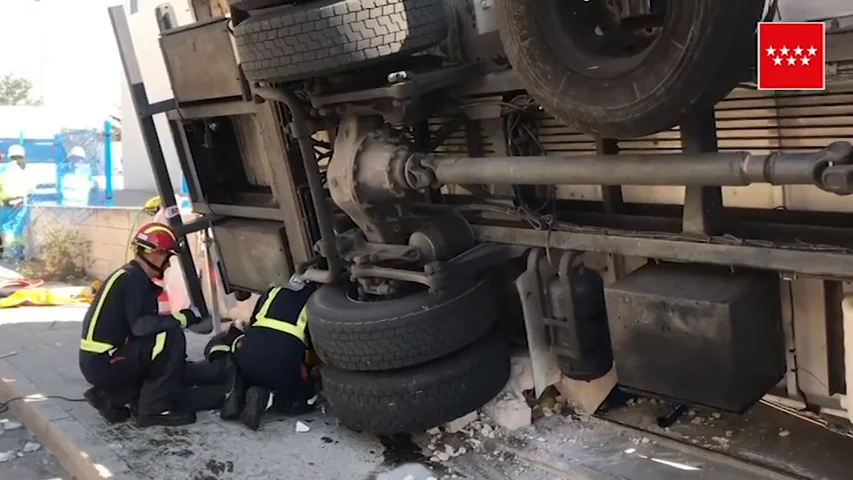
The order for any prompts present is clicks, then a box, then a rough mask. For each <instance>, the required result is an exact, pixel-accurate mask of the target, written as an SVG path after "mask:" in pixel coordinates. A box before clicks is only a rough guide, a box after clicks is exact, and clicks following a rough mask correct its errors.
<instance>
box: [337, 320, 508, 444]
mask: <svg viewBox="0 0 853 480" xmlns="http://www.w3.org/2000/svg"><path fill="white" fill-rule="evenodd" d="M509 372H510V365H509V353H508V349H507V345H506V342H505V341H504V340H503V339H502V338H501V337H500V336H499V335H496V334H490V335H487V336H486V337H484V338H482V339H481V340H479V341H478V342H476V343H474V344H472V345H470V346H468V347H466V348H465V349H463V350H460V351H459V352H457V353H455V354H453V355H449V356H447V357H444V358H442V359H440V360H437V361H434V362H431V363H428V364H425V365H421V366H418V367H413V368H408V369H404V370H399V371H396V372H379V373H357V372H347V371H344V370H340V369H336V368H332V367H323V390H324V396H325V397H326V399H328V401H329V405H330V406H331V408H332V410H333V412H334V413H335V415H336V416H337V417H338V418H339V419H340V420H341V423H343V424H344V425H346V426H348V427H349V428H352V429H354V430H360V431H366V432H370V433H374V434H379V435H383V434H384V435H391V434H395V433H413V432H419V431H424V430H426V429H429V428H432V427H435V426H438V425H441V424H443V423H446V422H449V421H451V420H454V419H456V418H459V417H461V416H462V415H465V414H467V413H469V412H472V411H474V410H477V409H478V408H480V407H482V406H483V405H484V404H485V403H486V402H488V401H489V400H491V399H492V398H494V397H495V395H497V394H498V393H499V392H500V391H501V389H502V388H503V387H504V386H505V385H506V382H507V380H508V378H509Z"/></svg>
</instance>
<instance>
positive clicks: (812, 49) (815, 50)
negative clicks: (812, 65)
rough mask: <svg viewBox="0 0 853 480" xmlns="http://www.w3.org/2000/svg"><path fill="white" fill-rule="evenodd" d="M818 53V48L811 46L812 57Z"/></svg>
mask: <svg viewBox="0 0 853 480" xmlns="http://www.w3.org/2000/svg"><path fill="white" fill-rule="evenodd" d="M816 53H817V49H816V48H814V47H809V56H810V57H814V56H815V54H816Z"/></svg>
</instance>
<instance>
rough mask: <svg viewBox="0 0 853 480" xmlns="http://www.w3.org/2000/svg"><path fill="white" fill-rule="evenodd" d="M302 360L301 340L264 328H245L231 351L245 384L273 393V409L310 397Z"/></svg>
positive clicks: (302, 345)
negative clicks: (235, 346)
mask: <svg viewBox="0 0 853 480" xmlns="http://www.w3.org/2000/svg"><path fill="white" fill-rule="evenodd" d="M304 358H305V344H304V343H302V341H301V340H299V339H298V338H296V337H294V336H293V335H290V334H288V333H284V332H279V331H276V330H272V329H269V328H264V327H251V328H249V329H248V331H247V332H246V336H245V337H243V338H242V340H241V341H240V342H239V344H238V347H237V349H236V350H235V351H234V363H235V364H236V365H237V368H238V369H239V371H240V373H241V374H242V375H243V378H244V379H245V380H246V382H247V384H248V385H249V386H258V387H261V388H265V389H267V390H271V391H273V392H275V403H276V407H278V406H279V404H288V403H294V402H305V401H306V400H308V399H309V398H311V397H312V396H314V387H313V385H312V383H311V382H310V381H309V379H308V378H307V372H306V370H305V365H304V363H303V361H304Z"/></svg>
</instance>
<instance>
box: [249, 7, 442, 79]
mask: <svg viewBox="0 0 853 480" xmlns="http://www.w3.org/2000/svg"><path fill="white" fill-rule="evenodd" d="M446 35H447V18H446V14H445V7H444V2H443V0H325V1H317V2H311V3H308V4H304V5H296V6H283V7H278V8H271V9H268V10H262V11H259V12H257V13H255V14H254V15H252V16H251V17H249V18H248V19H246V20H244V21H242V22H241V23H240V24H239V25H237V26H236V27H235V28H234V38H235V43H236V45H237V54H238V56H239V58H240V61H241V63H242V66H243V72H244V73H245V75H246V78H247V79H248V80H249V81H253V82H283V81H289V80H299V79H305V78H309V77H318V76H322V75H328V74H331V73H337V72H341V71H346V70H353V69H357V68H361V67H365V66H369V65H372V64H375V63H376V62H378V61H381V60H387V59H391V58H396V57H399V56H402V55H405V54H410V53H414V52H418V51H421V50H424V49H426V48H429V47H431V46H433V45H435V44H437V43H439V42H440V41H441V40H443V39H444V37H445V36H446Z"/></svg>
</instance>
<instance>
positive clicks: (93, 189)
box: [59, 146, 99, 206]
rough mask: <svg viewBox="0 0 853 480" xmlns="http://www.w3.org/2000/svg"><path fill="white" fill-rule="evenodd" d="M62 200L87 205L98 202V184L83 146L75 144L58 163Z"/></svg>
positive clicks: (70, 203)
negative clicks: (62, 160) (63, 159)
mask: <svg viewBox="0 0 853 480" xmlns="http://www.w3.org/2000/svg"><path fill="white" fill-rule="evenodd" d="M59 176H60V178H61V180H62V181H61V188H62V191H61V192H60V194H61V195H62V202H63V204H64V205H73V206H87V205H93V204H98V202H97V198H95V197H97V194H98V190H99V189H98V185H97V183H96V182H95V176H94V174H93V173H92V167H91V165H89V161H88V160H87V158H86V151H85V150H83V147H80V146H76V147H73V148H72V149H71V151H70V152H68V156H67V157H65V161H64V162H63V163H62V164H61V165H60V171H59Z"/></svg>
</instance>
